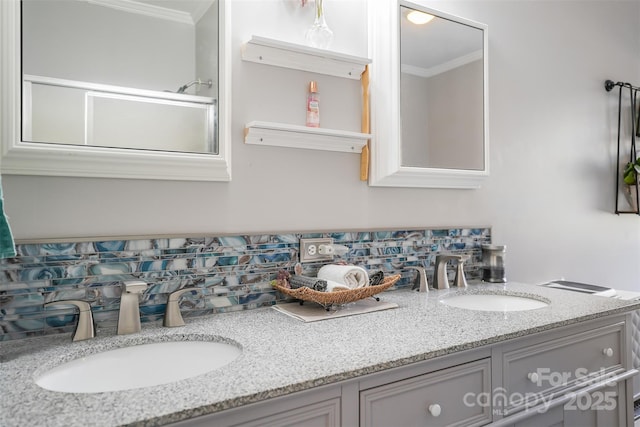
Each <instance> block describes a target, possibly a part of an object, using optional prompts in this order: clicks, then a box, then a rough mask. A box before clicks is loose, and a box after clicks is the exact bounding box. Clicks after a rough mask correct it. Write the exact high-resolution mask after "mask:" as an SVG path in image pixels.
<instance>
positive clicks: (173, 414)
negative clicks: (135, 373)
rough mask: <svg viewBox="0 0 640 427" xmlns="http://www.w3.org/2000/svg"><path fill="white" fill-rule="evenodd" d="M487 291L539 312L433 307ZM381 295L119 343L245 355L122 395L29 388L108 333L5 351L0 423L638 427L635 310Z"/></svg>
mask: <svg viewBox="0 0 640 427" xmlns="http://www.w3.org/2000/svg"><path fill="white" fill-rule="evenodd" d="M489 291H490V292H492V293H505V292H507V293H511V294H516V295H520V296H532V297H534V298H535V299H538V300H541V301H544V302H547V303H548V305H547V306H546V307H543V308H539V309H534V310H527V311H514V312H495V311H480V310H468V309H462V308H457V307H453V306H449V305H446V304H444V303H442V300H443V299H445V298H448V297H452V296H455V295H457V294H459V293H486V292H489ZM382 297H383V299H384V300H385V301H390V302H395V303H397V304H398V305H399V308H397V309H391V310H386V311H380V312H376V313H369V314H364V315H358V316H351V317H343V318H336V319H331V320H326V321H320V322H313V323H303V322H300V321H298V320H295V319H292V318H290V317H287V316H285V315H283V314H281V313H278V312H276V311H275V310H272V309H270V308H265V309H258V310H252V311H251V312H238V313H227V314H220V315H214V316H209V317H206V318H205V317H203V318H199V319H195V320H193V321H188V322H187V325H186V326H185V327H183V328H161V327H159V326H157V327H148V328H143V330H142V332H141V333H140V334H136V335H130V336H128V337H129V338H127V340H128V341H127V344H126V345H131V344H132V340H138V341H139V342H149V340H154V339H160V337H161V339H162V340H167V339H173V340H178V341H180V340H189V339H190V337H202V336H210V337H212V339H220V340H230V341H233V342H235V343H237V345H238V346H239V347H241V349H242V354H241V356H240V357H238V358H237V359H236V360H234V361H233V362H231V363H230V364H228V365H227V366H225V367H224V368H221V369H218V370H215V371H212V372H209V373H207V374H204V375H200V376H197V377H193V378H190V379H186V380H181V381H178V382H174V383H170V384H165V385H160V386H153V387H146V388H139V389H134V390H124V391H118V392H109V393H96V394H73V393H58V392H51V391H47V390H44V389H41V388H40V387H38V386H37V385H36V384H35V383H34V380H33V379H34V376H37V375H38V374H39V373H41V372H43V371H44V370H47V369H50V368H51V367H53V366H55V365H57V364H60V363H61V362H62V361H64V360H67V359H69V358H72V357H74V356H73V355H74V354H75V355H76V356H75V357H78V354H88V353H92V352H99V351H103V350H105V349H106V348H111V347H118V346H123V345H125V344H124V341H123V338H121V337H114V336H107V335H108V333H107V331H98V334H97V337H96V338H94V339H92V340H88V341H85V342H82V343H73V344H72V343H70V342H69V336H68V335H65V336H62V337H60V336H56V337H48V338H42V339H37V340H21V341H17V342H12V343H2V344H0V361H1V363H2V369H1V370H0V384H2V387H3V390H4V391H5V392H3V399H2V402H0V424H2V425H6V426H18V425H36V424H37V425H68V426H71V425H166V424H171V423H174V424H175V425H176V426H209V425H211V426H214V425H215V426H221V425H243V426H253V425H260V426H264V425H304V426H309V425H331V426H340V425H342V426H356V425H361V426H388V425H397V426H400V425H429V426H437V425H478V426H479V425H489V424H491V423H494V425H507V426H521V425H522V426H524V425H535V426H544V425H584V426H601V425H605V426H611V425H616V426H622V425H629V426H631V425H632V424H633V414H632V412H633V411H632V409H633V408H632V406H633V405H632V402H631V382H630V381H629V380H628V378H630V377H632V376H633V374H634V373H635V370H634V369H633V368H632V367H631V349H630V346H629V344H628V339H627V337H628V336H630V328H631V326H630V319H629V317H630V313H631V311H632V310H635V309H638V308H640V303H638V302H631V301H620V300H614V299H609V298H601V297H594V296H588V295H576V294H573V293H572V294H568V293H566V292H565V291H561V290H556V289H549V288H544V287H538V286H528V285H521V284H515V283H509V284H506V285H472V286H470V287H469V288H468V289H466V290H457V289H450V290H440V291H431V292H429V293H416V292H410V291H391V292H386V293H384V294H382ZM188 363H189V361H188V360H181V361H176V362H175V366H168V367H167V369H179V368H180V365H181V364H188ZM115 407H117V408H118V410H117V411H114V410H113V408H115Z"/></svg>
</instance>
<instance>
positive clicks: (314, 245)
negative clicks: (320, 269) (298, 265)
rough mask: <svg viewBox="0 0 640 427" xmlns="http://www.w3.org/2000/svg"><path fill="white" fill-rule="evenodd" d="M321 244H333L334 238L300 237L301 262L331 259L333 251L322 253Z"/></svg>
mask: <svg viewBox="0 0 640 427" xmlns="http://www.w3.org/2000/svg"><path fill="white" fill-rule="evenodd" d="M321 245H328V246H331V245H333V239H332V238H322V239H300V262H310V261H331V260H332V259H333V253H325V254H322V253H321V252H324V251H321V250H320V246H321Z"/></svg>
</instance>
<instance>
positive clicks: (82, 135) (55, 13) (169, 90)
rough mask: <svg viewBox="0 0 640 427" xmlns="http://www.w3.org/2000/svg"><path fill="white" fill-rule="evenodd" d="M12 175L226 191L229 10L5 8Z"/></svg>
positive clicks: (93, 1)
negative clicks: (185, 184) (159, 182)
mask: <svg viewBox="0 0 640 427" xmlns="http://www.w3.org/2000/svg"><path fill="white" fill-rule="evenodd" d="M0 14H1V16H0V18H1V24H2V69H1V71H2V82H1V84H2V88H1V89H2V93H3V100H2V158H1V159H0V167H1V168H2V172H3V173H6V174H27V175H58V176H90V177H110V178H143V179H171V180H201V181H228V180H230V179H231V170H230V164H231V162H230V146H231V144H230V138H229V135H228V133H229V124H230V97H229V88H230V84H229V76H230V72H229V67H230V60H229V53H230V49H229V44H230V36H229V34H230V25H229V22H230V21H229V14H230V11H229V2H228V1H224V0H161V1H159V0H5V1H2V2H1V3H0Z"/></svg>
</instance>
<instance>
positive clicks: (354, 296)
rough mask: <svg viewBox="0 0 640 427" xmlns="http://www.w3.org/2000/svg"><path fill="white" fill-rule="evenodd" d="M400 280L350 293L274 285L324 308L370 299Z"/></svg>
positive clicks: (396, 277) (282, 290)
mask: <svg viewBox="0 0 640 427" xmlns="http://www.w3.org/2000/svg"><path fill="white" fill-rule="evenodd" d="M399 279H400V275H399V274H396V275H394V276H389V277H386V278H385V279H384V280H383V281H382V283H381V284H379V285H375V286H366V287H364V288H358V289H349V290H348V291H346V290H345V291H333V292H319V291H314V290H313V289H311V288H306V287H302V288H297V289H289V288H285V287H283V286H280V285H277V284H274V285H273V287H274V288H275V289H277V290H278V291H280V292H282V293H283V294H286V295H289V296H290V297H293V298H295V299H299V300H301V301H313V302H316V303H318V304H320V305H322V306H323V307H325V308H326V307H329V306H331V305H333V304H338V305H339V304H347V303H350V302H354V301H358V300H361V299H364V298H369V297H372V296H374V295H375V294H379V293H380V292H382V291H384V290H386V289H389V288H390V287H391V286H393V285H394V284H395V283H396V282H397V281H398V280H399Z"/></svg>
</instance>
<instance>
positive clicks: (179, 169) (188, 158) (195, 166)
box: [0, 0, 231, 181]
mask: <svg viewBox="0 0 640 427" xmlns="http://www.w3.org/2000/svg"><path fill="white" fill-rule="evenodd" d="M217 1H218V2H219V8H220V9H219V12H218V13H219V19H220V25H219V29H218V31H219V56H218V58H219V59H218V61H219V76H218V79H219V85H218V88H219V93H218V111H217V115H218V153H217V154H202V153H185V152H169V151H153V150H138V149H122V148H108V147H91V146H73V145H57V144H46V143H39V142H28V141H22V140H21V119H22V114H21V111H22V99H21V93H22V91H21V88H22V70H21V46H20V40H21V20H20V0H2V1H0V27H1V32H0V52H1V54H2V64H1V65H0V93H2V99H1V100H0V102H1V105H0V132H1V134H0V146H1V147H0V148H1V151H0V170H1V171H2V173H3V174H9V175H44V176H71V177H99V178H133V179H159V180H181V181H230V180H231V133H230V129H231V58H230V56H231V47H230V45H231V10H230V9H231V7H230V3H231V1H230V0H217Z"/></svg>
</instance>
